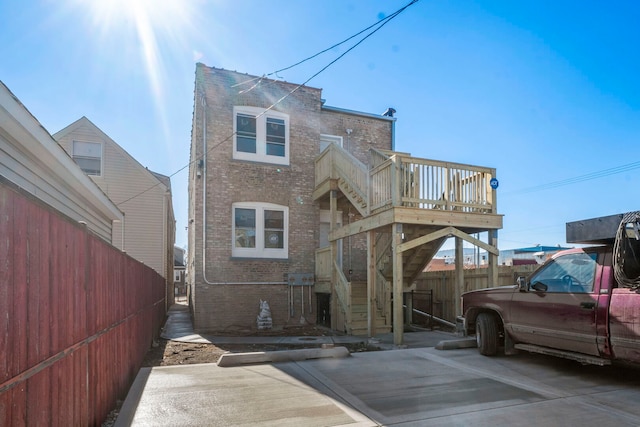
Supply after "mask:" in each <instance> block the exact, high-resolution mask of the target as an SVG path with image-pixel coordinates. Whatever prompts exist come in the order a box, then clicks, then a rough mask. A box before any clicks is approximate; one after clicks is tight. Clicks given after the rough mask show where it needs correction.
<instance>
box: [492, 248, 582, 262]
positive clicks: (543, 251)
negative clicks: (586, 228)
mask: <svg viewBox="0 0 640 427" xmlns="http://www.w3.org/2000/svg"><path fill="white" fill-rule="evenodd" d="M565 249H571V248H565V247H562V246H560V245H558V246H541V245H538V246H533V247H529V248H519V249H509V250H504V251H500V256H499V257H498V262H499V263H500V265H524V264H544V262H545V261H546V260H548V259H549V258H551V256H552V255H553V254H555V253H557V252H560V251H563V250H565Z"/></svg>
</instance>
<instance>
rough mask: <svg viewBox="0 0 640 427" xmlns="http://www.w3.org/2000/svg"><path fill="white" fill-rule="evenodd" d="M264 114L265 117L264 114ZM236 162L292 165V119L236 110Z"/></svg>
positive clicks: (250, 109) (251, 109) (248, 109)
mask: <svg viewBox="0 0 640 427" xmlns="http://www.w3.org/2000/svg"><path fill="white" fill-rule="evenodd" d="M263 113H264V114H263ZM233 129H234V131H235V138H234V144H233V158H234V159H240V160H251V161H256V162H265V163H275V164H279V165H288V164H289V116H288V115H287V114H284V113H280V112H277V111H267V112H266V113H265V112H264V109H263V108H256V107H234V109H233Z"/></svg>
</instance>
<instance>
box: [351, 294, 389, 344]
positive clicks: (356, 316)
mask: <svg viewBox="0 0 640 427" xmlns="http://www.w3.org/2000/svg"><path fill="white" fill-rule="evenodd" d="M350 286H351V325H350V327H349V328H348V330H347V332H348V333H349V335H356V336H367V334H368V331H369V319H368V312H367V282H351V283H350ZM375 318H376V332H377V333H387V332H390V331H391V318H390V316H388V315H385V313H384V312H383V310H379V309H376V316H375Z"/></svg>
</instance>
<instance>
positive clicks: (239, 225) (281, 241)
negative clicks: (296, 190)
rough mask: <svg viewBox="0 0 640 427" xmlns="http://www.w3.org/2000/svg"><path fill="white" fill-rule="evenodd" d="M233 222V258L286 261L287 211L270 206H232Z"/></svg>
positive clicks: (236, 204)
mask: <svg viewBox="0 0 640 427" xmlns="http://www.w3.org/2000/svg"><path fill="white" fill-rule="evenodd" d="M232 222H233V242H232V250H231V253H232V256H234V257H243V258H287V257H288V234H289V233H288V228H289V208H288V207H286V206H280V205H275V204H271V203H249V202H243V203H234V204H233V218H232Z"/></svg>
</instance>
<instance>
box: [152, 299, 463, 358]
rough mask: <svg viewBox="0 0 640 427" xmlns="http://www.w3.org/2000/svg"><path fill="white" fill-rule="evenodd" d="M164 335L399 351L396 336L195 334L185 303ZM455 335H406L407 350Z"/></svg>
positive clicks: (212, 340)
mask: <svg viewBox="0 0 640 427" xmlns="http://www.w3.org/2000/svg"><path fill="white" fill-rule="evenodd" d="M160 336H161V337H162V338H164V339H167V340H172V341H180V342H193V343H212V344H216V345H222V344H286V345H287V346H295V345H297V344H299V345H300V346H304V345H308V344H309V343H310V342H313V343H314V344H317V345H318V346H320V345H322V344H334V345H336V346H340V345H345V344H367V345H373V346H375V347H378V348H380V349H381V350H390V349H393V348H396V347H395V346H394V344H393V333H388V334H380V335H377V336H375V337H373V338H367V337H355V336H351V335H332V336H313V337H311V336H301V337H300V336H298V337H290V336H275V337H274V336H243V337H227V336H216V335H201V334H196V333H195V332H194V331H193V324H192V322H191V315H190V313H189V307H188V306H187V305H185V304H183V303H177V304H174V305H173V306H172V307H171V308H170V309H169V312H168V314H167V322H166V323H165V325H164V328H163V330H162V333H161V334H160ZM455 338H456V336H455V335H453V334H451V333H447V332H442V331H427V332H408V333H405V334H404V343H403V348H419V347H435V346H436V345H437V344H438V343H439V342H440V341H443V340H454V339H455Z"/></svg>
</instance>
